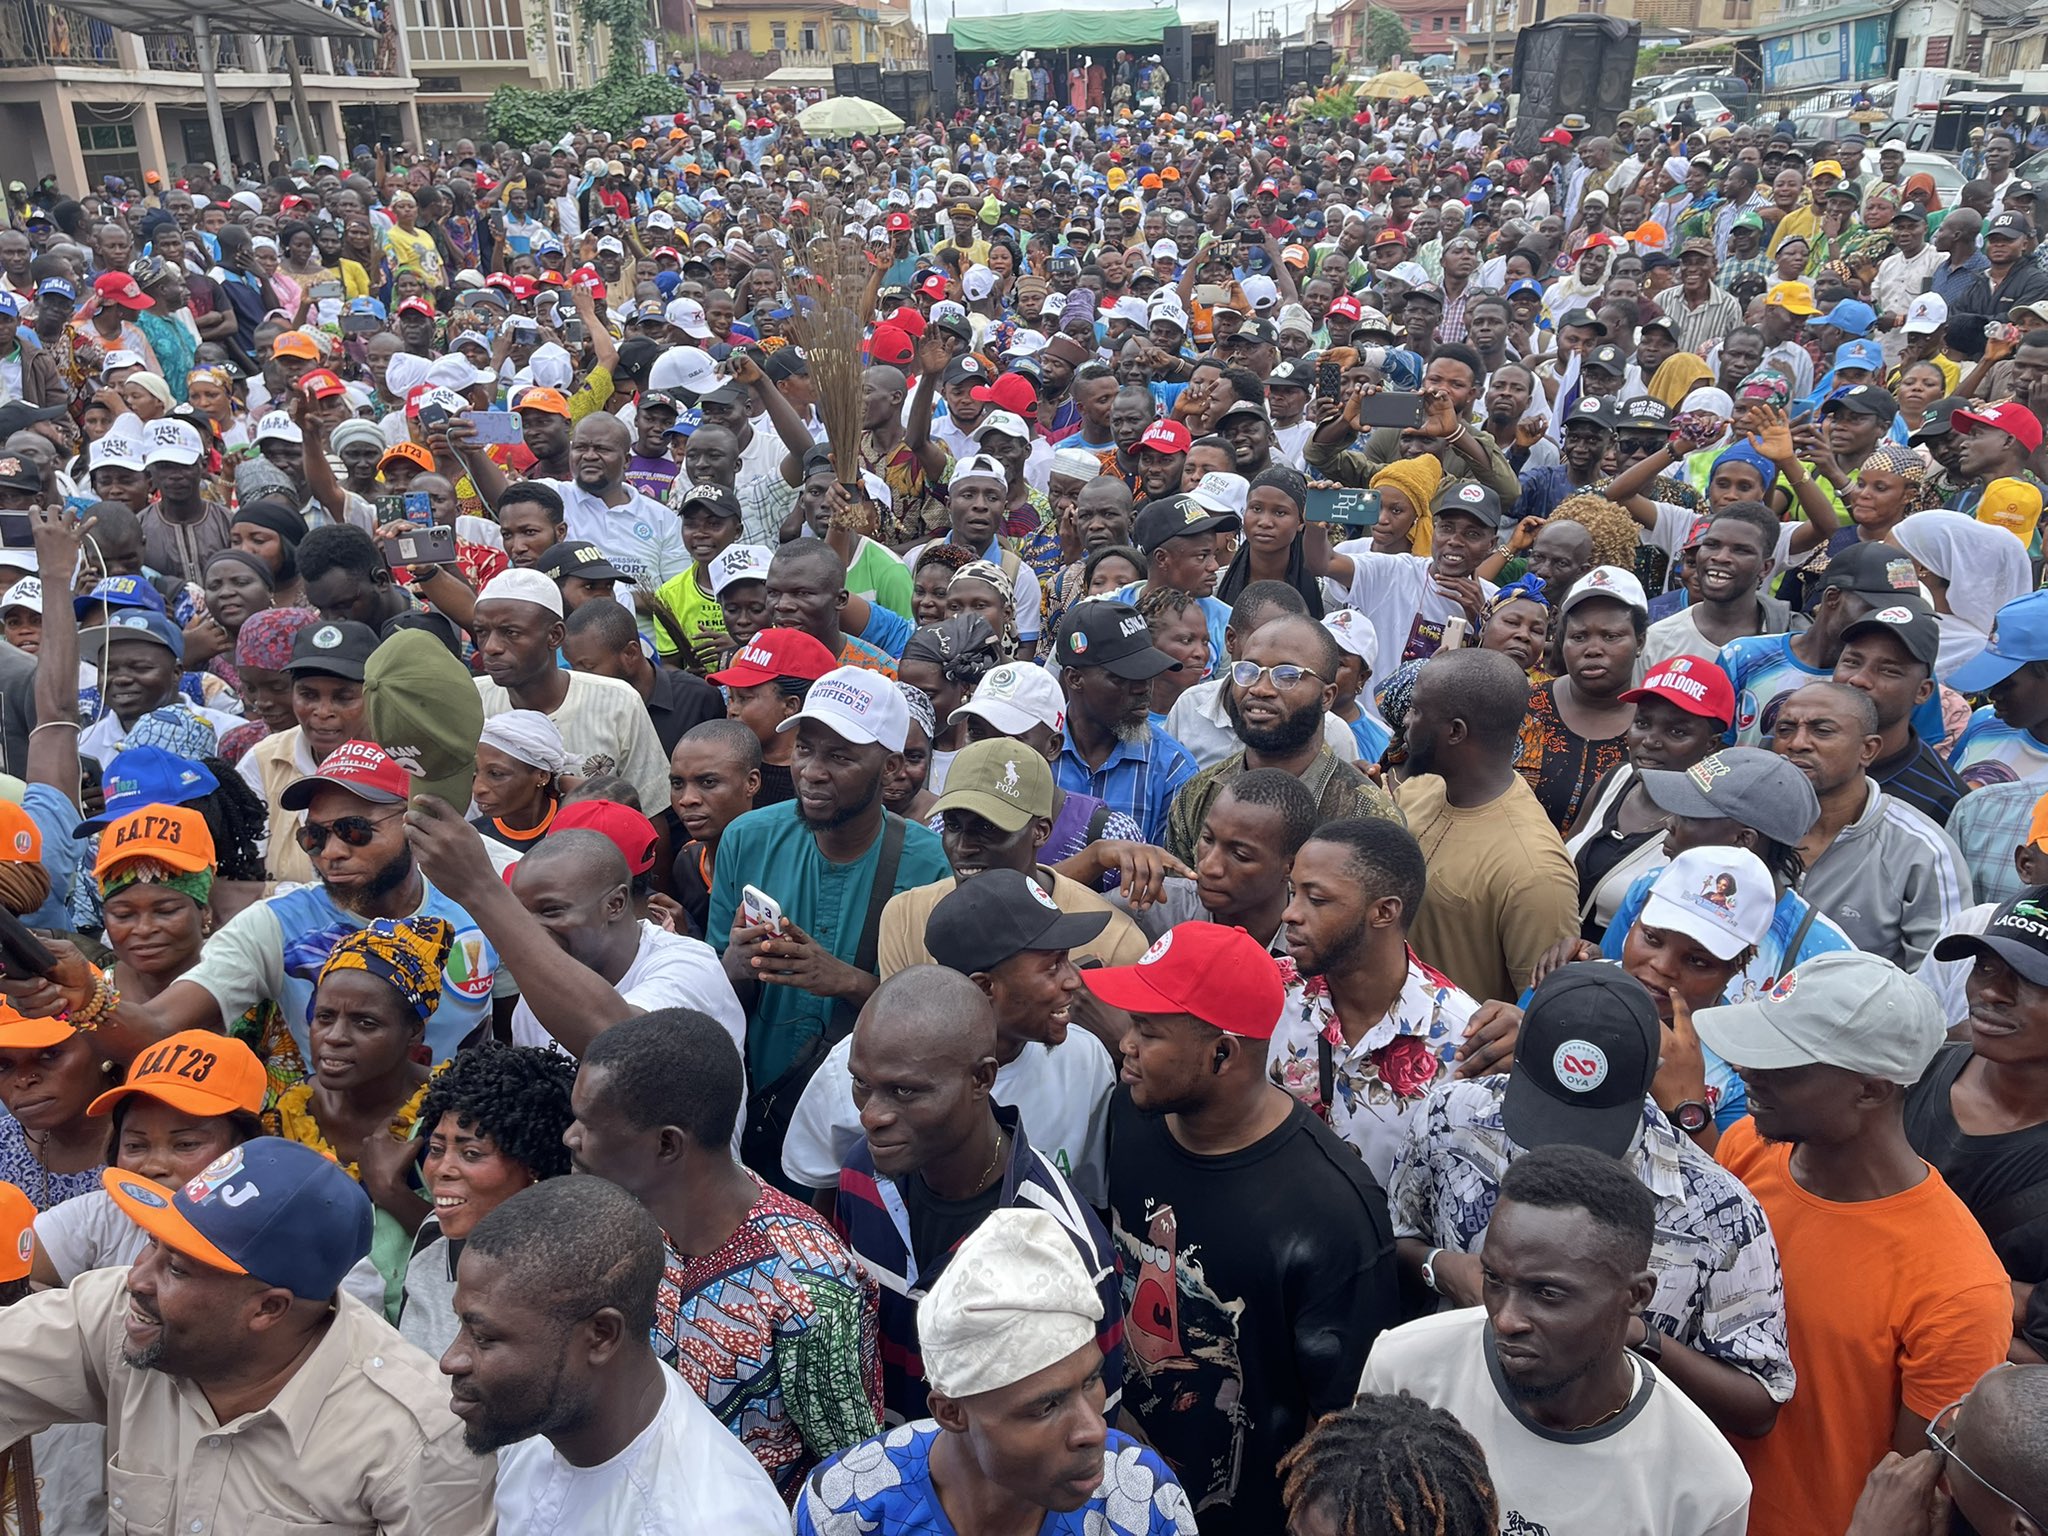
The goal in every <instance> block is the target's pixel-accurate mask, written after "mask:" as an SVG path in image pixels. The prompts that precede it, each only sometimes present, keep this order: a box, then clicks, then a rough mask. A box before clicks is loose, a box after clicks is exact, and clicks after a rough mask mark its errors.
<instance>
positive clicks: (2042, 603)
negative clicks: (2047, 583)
mask: <svg viewBox="0 0 2048 1536" xmlns="http://www.w3.org/2000/svg"><path fill="white" fill-rule="evenodd" d="M2030 661H2048V592H2029V593H2028V594H2027V595H2026V596H2025V597H2016V598H2014V599H2013V600H2012V601H2011V602H2009V603H2007V604H2006V605H2005V606H2004V607H2003V608H2001V609H1999V610H1998V612H1997V613H1995V614H1993V615H1992V617H1991V643H1990V644H1989V645H1987V646H1985V647H1984V649H1983V650H1981V651H1979V652H1978V653H1977V654H1976V655H1975V656H1973V657H1971V658H1970V659H1969V660H1968V661H1966V662H1964V663H1963V664H1962V665H1961V666H1960V667H1957V668H1956V669H1955V671H1954V672H1953V673H1952V674H1951V675H1950V676H1949V679H1948V685H1949V687H1951V688H1953V689H1955V690H1956V692H1958V693H1982V692H1984V690H1985V689H1987V688H1995V687H1997V686H1998V685H1999V684H2000V683H2002V682H2004V681H2005V680H2006V679H2007V678H2008V677H2011V676H2012V675H2013V673H2015V672H2017V671H2019V669H2020V668H2021V667H2024V666H2025V665H2026V664H2027V663H2028V662H2030Z"/></svg>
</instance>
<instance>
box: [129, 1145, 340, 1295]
mask: <svg viewBox="0 0 2048 1536" xmlns="http://www.w3.org/2000/svg"><path fill="white" fill-rule="evenodd" d="M100 1181H101V1182H102V1183H103V1184H105V1185H106V1188H107V1193H108V1194H110V1195H112V1196H113V1197H114V1204H116V1205H118V1206H119V1207H120V1208H121V1209H122V1211H123V1212H124V1213H126V1215H127V1217H128V1219H129V1220H130V1221H132V1222H134V1223H135V1225H137V1226H138V1227H140V1228H142V1230H143V1231H145V1232H147V1233H148V1234H149V1235H150V1236H151V1237H153V1238H155V1239H156V1240H157V1241H158V1242H160V1243H162V1244H163V1245H164V1246H165V1247H166V1248H170V1249H172V1250H174V1251H175V1252H177V1253H180V1254H183V1255H184V1256H185V1257H187V1258H190V1259H196V1260H197V1261H198V1262H199V1263H201V1264H205V1265H208V1266H210V1267H212V1268H214V1269H221V1270H226V1271H227V1272H228V1273H229V1274H231V1275H248V1276H250V1277H252V1278H253V1279H257V1280H261V1281H262V1282H263V1283H264V1284H265V1285H274V1286H279V1287H282V1288H283V1289H285V1290H288V1291H290V1292H291V1293H292V1294H293V1295H294V1296H297V1297H299V1298H300V1299H301V1300H303V1301H327V1300H330V1299H332V1297H333V1296H334V1293H335V1292H336V1291H338V1290H339V1289H340V1288H341V1281H342V1277H343V1276H344V1275H346V1274H347V1273H348V1272H349V1271H350V1270H351V1269H353V1268H355V1266H356V1265H357V1264H358V1263H360V1262H361V1261H362V1260H363V1258H364V1257H365V1256H366V1255H367V1254H368V1253H369V1251H370V1229H371V1225H372V1217H371V1213H370V1197H369V1196H368V1195H366V1194H364V1193H363V1187H362V1186H361V1185H360V1184H358V1183H357V1182H356V1181H355V1180H354V1179H352V1178H350V1177H349V1176H348V1174H347V1173H346V1172H344V1171H343V1170H342V1167H341V1165H340V1164H339V1163H336V1162H335V1161H334V1160H333V1159H331V1158H328V1157H323V1156H322V1155H321V1154H320V1153H318V1152H315V1151H314V1150H313V1149H312V1148H311V1147H306V1146H301V1145H299V1143H297V1142H295V1141H286V1140H285V1139H284V1138H283V1137H281V1136H258V1137H256V1138H255V1139H254V1140H253V1141H245V1142H243V1143H242V1144H241V1145H240V1146H239V1147H230V1148H229V1149H228V1150H227V1151H226V1152H223V1153H222V1154H221V1155H220V1156H219V1157H217V1158H215V1159H214V1160H213V1161H212V1162H210V1163H208V1164H207V1165H206V1166H205V1167H204V1168H202V1169H200V1170H199V1172H198V1173H196V1174H194V1175H193V1176H192V1178H191V1180H190V1181H189V1182H188V1183H187V1184H186V1185H185V1187H184V1188H182V1189H178V1190H172V1189H169V1188H166V1187H165V1186H164V1185H162V1184H159V1183H157V1182H156V1180H154V1179H145V1178H144V1177H143V1176H142V1175H141V1174H139V1173H129V1172H127V1171H126V1170H124V1169H120V1168H109V1169H107V1170H105V1171H104V1172H103V1173H102V1174H101V1175H100Z"/></svg>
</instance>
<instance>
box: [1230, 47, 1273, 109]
mask: <svg viewBox="0 0 2048 1536" xmlns="http://www.w3.org/2000/svg"><path fill="white" fill-rule="evenodd" d="M1285 97H1286V82H1285V81H1284V80H1283V79H1282V76H1281V62H1280V60H1279V59H1278V58H1263V59H1237V60H1235V61H1233V62H1232V64H1231V66H1230V110H1231V111H1233V112H1251V111H1256V110H1257V109H1258V107H1259V106H1260V105H1262V104H1263V105H1266V106H1278V105H1279V104H1280V103H1281V102H1282V101H1283V100H1284V99H1285Z"/></svg>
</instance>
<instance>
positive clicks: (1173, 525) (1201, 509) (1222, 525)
mask: <svg viewBox="0 0 2048 1536" xmlns="http://www.w3.org/2000/svg"><path fill="white" fill-rule="evenodd" d="M1243 525H1244V519H1242V518H1240V517H1239V516H1238V515H1237V514H1236V513H1235V512H1212V511H1210V510H1209V508H1207V507H1205V506H1203V505H1202V504H1201V503H1200V502H1199V501H1197V500H1195V498H1194V497H1192V496H1162V497H1160V498H1159V499H1158V500H1157V501H1148V502H1146V503H1145V505H1144V506H1142V507H1140V508H1139V509H1138V515H1137V517H1136V518H1135V519H1134V520H1133V521H1132V523H1131V537H1132V539H1133V540H1134V541H1135V542H1136V543H1137V546H1138V548H1140V549H1142V550H1143V551H1145V553H1146V554H1147V555H1150V554H1151V553H1152V552H1153V551H1154V550H1156V549H1158V548H1159V546H1160V545H1162V544H1164V543H1165V542H1166V541H1167V540H1168V539H1181V538H1190V537H1192V536H1194V535H1195V534H1199V533H1235V532H1237V530H1238V529H1239V528H1241V527H1242V526H1243Z"/></svg>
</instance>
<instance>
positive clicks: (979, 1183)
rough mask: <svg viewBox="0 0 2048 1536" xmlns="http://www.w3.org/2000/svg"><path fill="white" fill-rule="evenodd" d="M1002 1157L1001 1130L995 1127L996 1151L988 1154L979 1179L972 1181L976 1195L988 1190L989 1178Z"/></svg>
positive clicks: (999, 1127)
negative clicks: (986, 1163)
mask: <svg viewBox="0 0 2048 1536" xmlns="http://www.w3.org/2000/svg"><path fill="white" fill-rule="evenodd" d="M1002 1156H1003V1128H1002V1127H1001V1126H1000V1125H999V1126H997V1127H996V1149H995V1151H993V1152H991V1153H989V1155H988V1166H987V1167H986V1168H984V1169H982V1170H981V1177H980V1178H978V1179H976V1180H975V1181H974V1188H975V1191H976V1192H977V1193H979V1192H980V1191H982V1190H984V1189H987V1188H988V1181H989V1176H990V1175H991V1174H993V1173H994V1172H995V1171H996V1164H997V1163H998V1162H1000V1161H1001V1160H1002Z"/></svg>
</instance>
